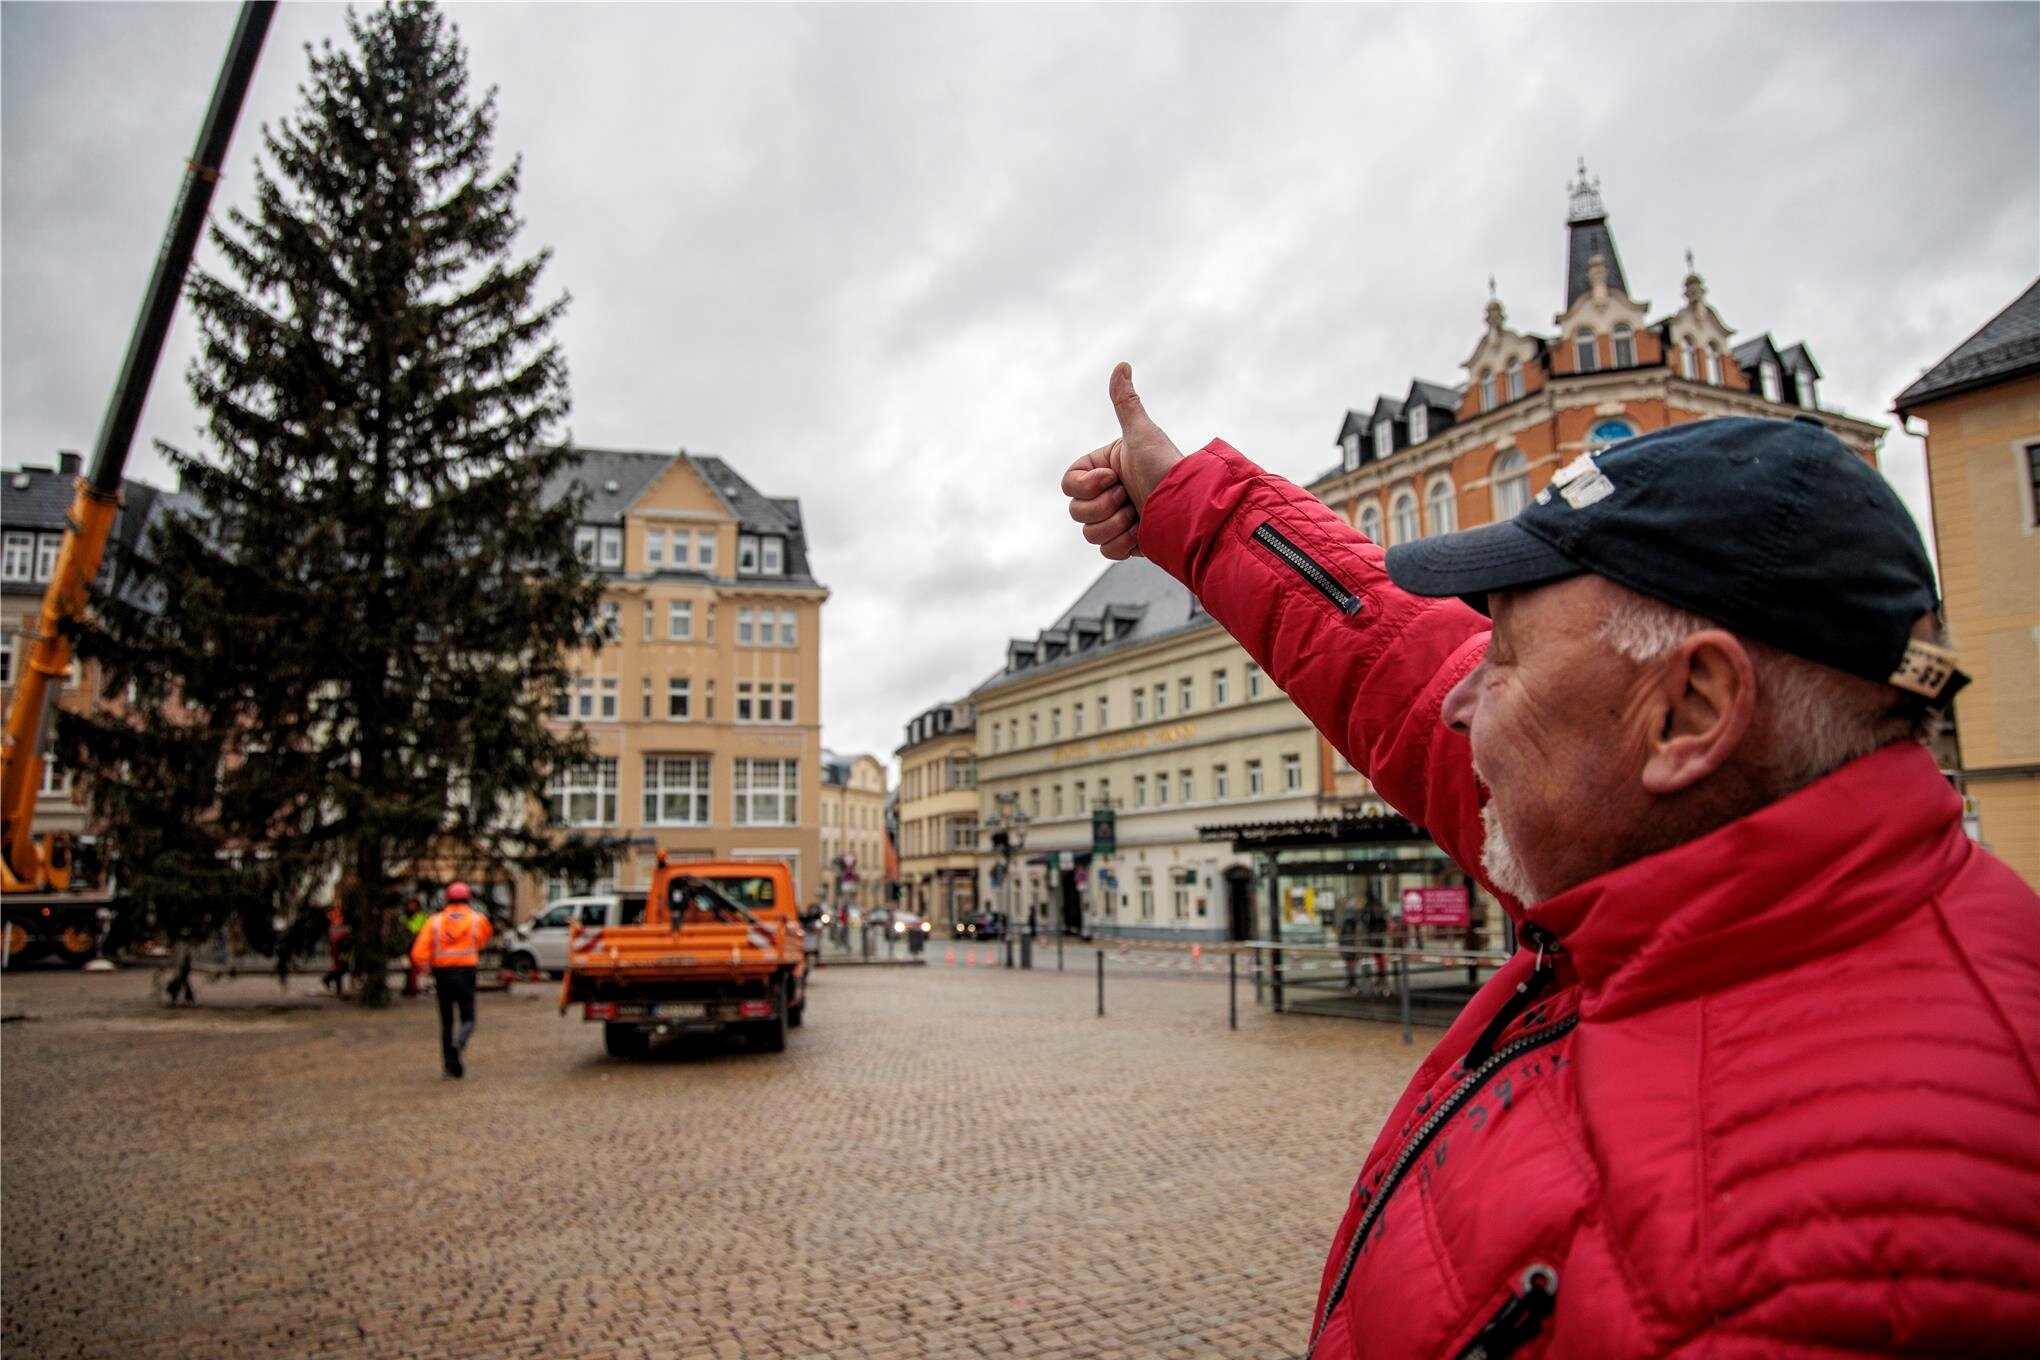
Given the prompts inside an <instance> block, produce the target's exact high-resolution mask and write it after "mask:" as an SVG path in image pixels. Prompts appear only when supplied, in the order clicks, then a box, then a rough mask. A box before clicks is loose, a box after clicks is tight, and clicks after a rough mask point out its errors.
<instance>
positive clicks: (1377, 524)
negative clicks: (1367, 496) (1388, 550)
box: [1360, 501, 1381, 543]
mask: <svg viewBox="0 0 2040 1360" xmlns="http://www.w3.org/2000/svg"><path fill="white" fill-rule="evenodd" d="M1360 532H1361V533H1362V534H1364V535H1366V537H1367V541H1368V542H1370V543H1379V542H1381V506H1380V505H1379V504H1377V503H1376V502H1374V501H1369V502H1367V504H1365V505H1363V506H1361V507H1360Z"/></svg>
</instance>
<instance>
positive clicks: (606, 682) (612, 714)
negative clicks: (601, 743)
mask: <svg viewBox="0 0 2040 1360" xmlns="http://www.w3.org/2000/svg"><path fill="white" fill-rule="evenodd" d="M618 688H619V687H618V685H617V683H616V677H615V676H613V675H605V676H603V677H602V692H601V695H600V699H601V702H600V704H599V705H598V706H597V712H598V713H600V715H601V717H602V720H603V721H604V722H615V721H616V704H617V691H618Z"/></svg>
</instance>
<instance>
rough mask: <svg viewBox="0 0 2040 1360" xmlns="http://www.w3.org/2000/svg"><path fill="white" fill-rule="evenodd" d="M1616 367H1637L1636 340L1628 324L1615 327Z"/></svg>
mask: <svg viewBox="0 0 2040 1360" xmlns="http://www.w3.org/2000/svg"><path fill="white" fill-rule="evenodd" d="M1615 367H1617V368H1634V367H1636V341H1635V340H1634V339H1632V338H1631V337H1630V334H1629V327H1627V326H1617V327H1616V328H1615Z"/></svg>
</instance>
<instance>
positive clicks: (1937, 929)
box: [1140, 442, 2040, 1360]
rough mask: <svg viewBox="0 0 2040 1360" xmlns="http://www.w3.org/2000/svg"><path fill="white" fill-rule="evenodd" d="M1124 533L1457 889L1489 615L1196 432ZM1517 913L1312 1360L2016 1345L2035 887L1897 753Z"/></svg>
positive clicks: (1918, 757) (2030, 1159)
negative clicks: (1472, 703)
mask: <svg viewBox="0 0 2040 1360" xmlns="http://www.w3.org/2000/svg"><path fill="white" fill-rule="evenodd" d="M1140 532H1141V543H1142V547H1143V550H1144V551H1145V552H1146V553H1147V554H1148V556H1149V557H1151V558H1152V559H1153V560H1154V561H1155V562H1156V563H1157V564H1158V565H1160V566H1162V567H1163V568H1164V569H1166V570H1168V571H1169V572H1171V573H1173V574H1174V575H1176V576H1177V577H1178V578H1180V579H1181V580H1182V581H1183V582H1184V583H1185V584H1186V585H1188V586H1189V587H1190V589H1191V590H1192V591H1194V592H1195V593H1196V595H1197V597H1198V598H1199V599H1200V600H1201V601H1203V603H1204V606H1205V607H1206V608H1207V609H1208V610H1210V612H1211V614H1212V616H1213V617H1214V618H1216V619H1218V620H1219V621H1220V622H1221V623H1223V624H1224V625H1225V626H1226V627H1227V628H1228V629H1229V630H1230V631H1231V632H1232V634H1233V636H1234V637H1236V638H1237V639H1239V641H1240V643H1241V645H1243V646H1244V647H1245V648H1246V649H1247V652H1248V653H1249V654H1250V655H1251V656H1252V657H1253V658H1254V660H1255V661H1257V662H1258V663H1259V664H1260V665H1261V667H1262V668H1263V669H1264V670H1266V671H1267V673H1268V674H1269V675H1270V676H1272V677H1273V678H1274V679H1275V681H1276V683H1277V684H1279V685H1280V686H1281V687H1282V688H1283V689H1284V690H1285V691H1286V692H1287V693H1288V694H1289V696H1290V698H1291V699H1292V700H1294V701H1295V703H1296V704H1297V706H1298V707H1299V708H1301V709H1302V710H1303V711H1304V712H1305V713H1306V714H1308V715H1309V716H1310V718H1311V720H1312V721H1313V722H1315V723H1316V724H1317V725H1318V727H1319V728H1320V729H1322V730H1323V731H1324V732H1326V733H1327V734H1329V735H1330V737H1331V738H1332V740H1333V742H1334V743H1335V744H1336V745H1337V746H1338V747H1339V748H1340V749H1341V750H1342V751H1343V752H1344V753H1345V754H1346V755H1347V757H1348V758H1349V759H1351V760H1352V761H1353V763H1354V764H1355V765H1356V766H1358V767H1359V768H1360V769H1362V770H1365V771H1367V772H1368V773H1369V775H1370V776H1371V777H1372V779H1373V780H1374V782H1375V785H1376V787H1377V788H1378V789H1379V790H1380V792H1381V794H1382V795H1383V796H1384V797H1385V798H1387V799H1388V800H1389V801H1390V802H1391V803H1393V804H1394V805H1395V806H1396V807H1398V808H1400V809H1401V810H1402V811H1403V812H1404V813H1405V814H1406V815H1407V816H1409V817H1410V818H1411V819H1413V820H1414V821H1416V822H1418V823H1419V824H1420V825H1422V826H1424V827H1426V828H1427V829H1428V830H1429V831H1430V832H1431V834H1432V835H1433V836H1434V837H1435V838H1436V839H1437V841H1438V842H1439V844H1440V845H1442V846H1443V847H1444V848H1445V849H1446V850H1447V851H1448V852H1450V853H1451V854H1452V855H1453V857H1454V858H1455V859H1457V860H1458V861H1459V862H1460V863H1461V864H1465V865H1477V864H1479V862H1480V854H1479V850H1480V837H1481V828H1480V816H1479V801H1480V794H1479V791H1478V789H1477V787H1476V784H1475V780H1474V777H1473V773H1472V769H1471V765H1470V763H1469V756H1468V749H1467V745H1466V741H1465V739H1464V738H1463V737H1461V736H1459V735H1457V734H1455V733H1453V732H1452V731H1450V730H1449V729H1448V728H1446V727H1445V726H1444V725H1443V724H1442V723H1441V722H1440V720H1439V705H1440V703H1441V701H1442V700H1443V698H1444V695H1445V693H1446V691H1447V690H1448V689H1449V688H1450V687H1451V686H1452V685H1453V684H1454V683H1455V682H1456V681H1457V680H1458V679H1459V678H1460V677H1461V676H1463V675H1464V674H1465V673H1466V672H1467V671H1468V670H1470V669H1472V667H1473V666H1474V665H1476V664H1477V663H1478V661H1479V660H1480V657H1481V654H1482V651H1483V649H1484V648H1485V646H1486V643H1487V628H1486V620H1485V619H1483V618H1482V617H1481V616H1480V615H1478V614H1476V613H1475V612H1474V611H1472V610H1470V609H1468V608H1466V607H1465V606H1464V605H1462V604H1460V603H1458V602H1457V601H1441V600H1423V599H1417V598H1414V597H1411V596H1408V595H1405V594H1403V593H1401V592H1400V591H1398V590H1397V589H1395V587H1394V586H1393V585H1391V584H1390V583H1389V581H1388V578H1387V577H1386V576H1385V575H1384V574H1383V571H1382V565H1381V564H1382V555H1381V551H1380V549H1378V548H1376V547H1375V546H1374V545H1373V544H1371V543H1369V542H1368V541H1367V540H1365V539H1364V538H1362V537H1360V536H1359V535H1358V534H1356V533H1355V532H1354V531H1353V530H1351V529H1350V528H1348V527H1347V526H1346V525H1345V524H1344V523H1342V522H1341V521H1340V520H1339V519H1338V518H1337V517H1335V516H1334V515H1332V514H1331V512H1330V511H1328V510H1327V509H1326V508H1325V507H1324V506H1323V505H1322V504H1321V503H1320V502H1318V501H1317V500H1316V499H1315V498H1313V497H1312V496H1310V495H1309V494H1308V493H1306V492H1304V491H1301V490H1299V489H1298V488H1297V487H1295V486H1292V485H1290V484H1289V483H1287V482H1285V481H1283V480H1282V479H1280V478H1278V477H1273V476H1270V475H1268V474H1265V473H1263V472H1261V471H1260V469H1258V468H1256V467H1255V466H1254V465H1253V464H1252V463H1250V462H1248V461H1247V460H1246V459H1244V458H1242V457H1241V456H1240V455H1239V454H1238V453H1236V452H1234V451H1233V450H1232V449H1230V448H1228V447H1227V446H1226V445H1224V444H1223V443H1217V442H1214V443H1213V444H1211V445H1210V446H1209V447H1208V448H1206V449H1205V450H1203V451H1201V452H1200V453H1198V454H1195V455H1192V456H1191V457H1190V458H1187V459H1185V460H1184V461H1183V463H1182V464H1180V465H1179V466H1178V467H1177V468H1176V469H1175V470H1174V471H1172V472H1171V473H1170V475H1169V476H1168V478H1167V479H1166V480H1165V481H1164V482H1163V483H1162V484H1161V486H1159V487H1158V488H1157V489H1156V490H1155V493H1154V495H1153V496H1152V498H1151V499H1150V500H1149V501H1148V503H1147V506H1146V509H1145V513H1144V517H1143V519H1142V523H1141V530H1140ZM1511 910H1512V912H1513V913H1514V914H1516V915H1517V916H1518V918H1519V920H1521V921H1522V922H1523V923H1524V925H1523V937H1524V939H1525V942H1526V943H1525V948H1524V949H1523V950H1522V951H1521V952H1519V953H1518V955H1517V956H1516V957H1515V958H1514V959H1512V960H1511V961H1510V962H1509V964H1508V965H1507V966H1505V967H1504V968H1503V969H1502V971H1501V973H1500V974H1499V975H1498V976H1497V977H1496V978H1495V979H1494V980H1493V981H1492V982H1491V983H1489V984H1488V986H1487V987H1485V988H1483V989H1482V991H1481V992H1480V994H1479V995H1478V996H1477V997H1476V998H1475V999H1474V1001H1473V1002H1472V1004H1470V1005H1469V1006H1468V1007H1467V1009H1466V1011H1465V1012H1464V1013H1463V1014H1462V1015H1461V1016H1460V1018H1459V1020H1458V1021H1457V1023H1455V1024H1454V1025H1453V1027H1452V1028H1451V1030H1450V1031H1449V1032H1448V1033H1447V1034H1446V1036H1445V1038H1444V1039H1443V1040H1442V1041H1441V1042H1440V1043H1439V1045H1438V1046H1437V1048H1436V1049H1435V1050H1433V1052H1432V1053H1431V1055H1430V1056H1429V1057H1428V1058H1427V1059H1426V1060H1425V1061H1424V1063H1423V1065H1422V1066H1421V1067H1420V1068H1419V1069H1418V1071H1417V1074H1416V1077H1415V1078H1414V1079H1413V1080H1412V1081H1411V1083H1410V1086H1409V1089H1408V1090H1407V1091H1406V1092H1405V1093H1404V1095H1403V1097H1402V1100H1401V1102H1400V1103H1399V1104H1398V1105H1397V1107H1396V1109H1395V1112H1394V1113H1393V1114H1392V1115H1390V1116H1389V1120H1388V1123H1387V1125H1386V1126H1385V1127H1384V1128H1383V1129H1382V1131H1381V1135H1380V1137H1379V1138H1378V1139H1377V1140H1376V1141H1375V1145H1374V1148H1373V1151H1372V1152H1370V1153H1369V1154H1368V1156H1367V1160H1366V1162H1365V1164H1364V1166H1363V1167H1362V1170H1361V1173H1360V1179H1359V1183H1358V1184H1357V1185H1356V1186H1355V1187H1354V1191H1353V1196H1352V1200H1351V1202H1350V1204H1349V1206H1348V1208H1347V1210H1346V1214H1345V1217H1344V1219H1343V1220H1342V1221H1341V1223H1340V1224H1339V1231H1338V1235H1337V1237H1336V1238H1335V1239H1334V1241H1333V1244H1332V1252H1331V1257H1330V1259H1329V1261H1328V1262H1327V1263H1326V1267H1325V1275H1324V1282H1323V1284H1322V1286H1321V1289H1320V1294H1319V1299H1318V1309H1317V1315H1316V1316H1315V1317H1314V1318H1313V1319H1312V1327H1313V1332H1314V1334H1316V1345H1315V1352H1314V1353H1315V1356H1316V1357H1317V1358H1318V1360H1345V1357H1348V1356H1355V1357H1357V1356H1367V1357H1377V1356H1378V1357H1393V1360H1406V1358H1407V1357H1415V1356H1461V1355H1466V1356H1472V1355H1481V1356H1497V1355H1505V1354H1512V1353H1513V1354H1516V1355H1519V1356H1529V1355H1550V1356H1567V1357H1572V1356H1582V1357H1592V1356H1664V1355H1681V1356H1806V1357H1813V1356H1823V1357H1825V1356H1844V1355H1862V1354H1873V1353H1874V1354H1903V1355H1962V1356H1978V1355H2013V1354H2019V1355H2028V1356H2030V1355H2034V1354H2036V1353H2040V1069H2036V1059H2035V1054H2036V1051H2040V898H2036V897H2035V895H2034V893H2033V892H2032V891H2031V890H2030V889H2029V888H2027V887H2026V886H2025V884H2023V883H2022V882H2020V881H2019V879H2018V878H2017V877H2016V876H2015V875H2013V874H2012V873H2011V871H2010V870H2008V869H2006V868H2005V867H2004V866H2003V865H2002V864H2001V863H1999V862H1998V861H1997V860H1995V859H1993V858H1992V857H1991V856H1990V855H1988V854H1986V853H1985V852H1983V851H1982V850H1980V849H1978V848H1977V847H1976V846H1975V845H1974V844H1973V843H1971V842H1970V841H1969V839H1968V838H1967V837H1966V836H1964V835H1963V832H1962V826H1961V804H1960V800H1959V799H1958V798H1957V797H1956V796H1955V794H1954V793H1953V792H1952V791H1951V790H1950V789H1949V787H1948V785H1947V782H1946V781H1945V780H1944V779H1943V778H1942V777H1941V776H1940V774H1939V772H1938V771H1937V770H1936V769H1935V766H1934V762H1933V760H1932V758H1931V757H1930V756H1929V755H1928V754H1927V753H1926V752H1924V751H1922V750H1920V749H1918V748H1917V747H1909V746H1893V747H1888V748H1886V749H1885V750H1882V751H1879V752H1877V753H1876V754H1874V755H1871V756H1867V757H1865V758H1863V759H1861V760H1858V761H1856V762H1854V763H1852V764H1850V765H1848V766H1845V767H1844V768H1842V769H1840V770H1838V771H1836V772H1835V773H1833V774H1831V775H1829V776H1828V777H1827V778H1825V779H1822V780H1820V781H1818V782H1817V783H1815V784H1813V785H1812V786H1810V787H1808V788H1805V789H1802V790H1800V791H1799V792H1798V793H1795V794H1793V795H1791V796H1790V797H1788V798H1785V799H1782V800H1780V801H1779V802H1777V803H1774V804H1772V805H1771V806H1769V807H1767V808H1764V809H1762V810H1761V811H1759V812H1757V813H1754V814H1752V815H1751V816H1748V817H1745V818H1743V819H1742V820H1741V821H1738V822H1735V823H1732V824H1730V825H1728V826H1725V827H1722V828H1721V829H1720V830H1718V831H1715V832H1713V833H1712V834H1710V835H1708V836H1705V837H1702V838H1701V839H1699V840H1697V841H1692V842H1689V843H1688V844H1685V845H1682V846H1679V847H1677V848H1675V849H1672V850H1669V851H1666V852H1665V853H1663V854H1659V855H1654V856H1651V857H1650V858H1647V859H1643V860H1639V861H1637V862H1636V863H1634V864H1630V865H1627V866H1625V867H1623V868H1621V869H1617V870H1615V871H1614V872H1612V873H1608V874H1605V875H1603V876H1601V877H1600V878H1597V879H1594V880H1593V881H1591V882H1588V883H1584V884H1582V885H1580V886H1579V887H1577V888H1574V889H1572V890H1571V891H1569V892H1566V893H1564V894H1562V895H1560V896H1558V897H1554V898H1552V899H1550V900H1549V901H1546V902H1543V903H1541V904H1539V905H1538V906H1537V907H1536V908H1535V909H1534V910H1531V911H1529V912H1527V913H1525V912H1521V911H1519V910H1517V909H1516V908H1514V906H1513V904H1512V905H1511ZM1540 945H1541V948H1538V947H1536V946H1540ZM1320 1333H1321V1334H1320Z"/></svg>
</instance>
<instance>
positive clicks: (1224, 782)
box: [1211, 765, 1232, 802]
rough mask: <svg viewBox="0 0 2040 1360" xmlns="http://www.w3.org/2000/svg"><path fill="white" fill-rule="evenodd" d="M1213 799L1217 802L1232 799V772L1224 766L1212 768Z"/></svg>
mask: <svg viewBox="0 0 2040 1360" xmlns="http://www.w3.org/2000/svg"><path fill="white" fill-rule="evenodd" d="M1211 797H1212V799H1213V801H1216V802H1224V801H1225V800H1226V799H1228V798H1230V797H1232V771H1231V770H1230V769H1229V768H1228V767H1226V766H1224V765H1214V766H1212V767H1211Z"/></svg>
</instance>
